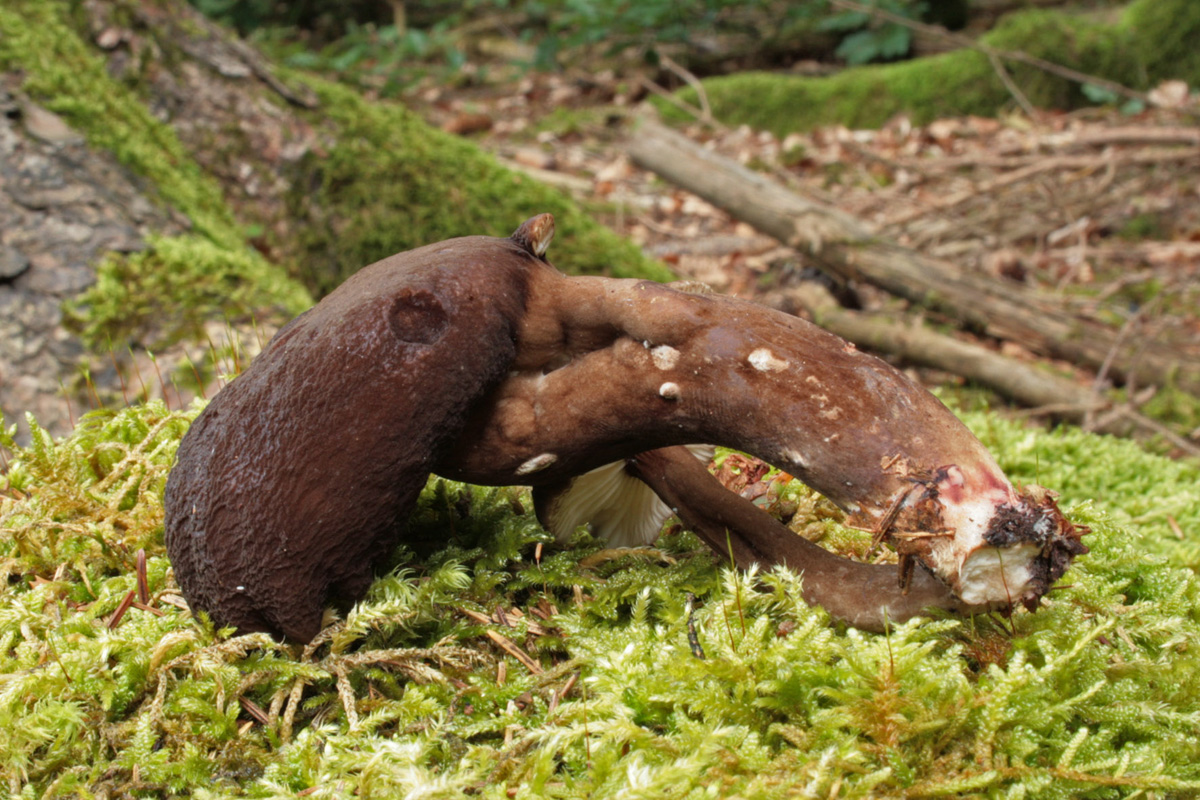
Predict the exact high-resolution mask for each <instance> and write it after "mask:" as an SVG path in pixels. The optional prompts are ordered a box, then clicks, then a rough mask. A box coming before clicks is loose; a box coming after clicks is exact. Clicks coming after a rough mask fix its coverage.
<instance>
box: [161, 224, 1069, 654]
mask: <svg viewBox="0 0 1200 800" xmlns="http://www.w3.org/2000/svg"><path fill="white" fill-rule="evenodd" d="M552 235H553V220H552V219H551V218H550V217H549V215H542V216H540V217H534V218H533V219H531V220H529V221H527V222H526V223H525V224H523V225H522V226H521V227H520V228H519V229H518V230H517V232H516V233H515V234H514V235H513V236H512V237H511V238H509V239H495V238H488V237H468V238H463V239H454V240H451V241H448V242H441V243H438V244H434V245H430V246H427V247H423V248H420V249H417V250H413V251H410V252H407V253H401V254H398V255H396V256H392V257H391V258H388V259H385V260H383V261H381V262H379V263H377V264H374V265H372V266H370V267H367V268H365V269H363V270H362V271H360V272H359V273H358V274H356V275H355V276H353V277H352V278H351V279H350V280H348V281H347V282H346V283H345V284H343V285H342V286H341V287H340V288H339V289H338V290H336V291H335V292H333V293H332V294H330V295H329V296H328V297H327V298H325V299H324V300H323V301H322V302H321V303H319V304H318V305H317V306H315V307H314V308H313V309H311V310H309V311H308V312H306V313H305V314H303V315H301V316H300V317H298V318H297V319H296V320H294V321H293V322H292V323H290V324H289V325H287V326H286V327H285V328H284V329H283V330H281V331H280V332H279V333H278V334H277V335H276V336H275V338H274V339H272V341H271V342H270V344H269V345H268V347H267V348H266V349H265V350H264V352H263V353H262V354H261V355H260V356H259V357H258V358H257V359H256V360H255V361H254V363H253V364H251V366H250V368H249V369H248V370H247V371H246V372H245V373H244V374H242V375H241V376H239V377H238V378H237V379H236V380H234V381H233V382H232V383H231V384H230V385H229V386H227V387H226V388H225V389H224V390H222V391H221V392H220V393H219V394H218V395H217V396H216V397H215V398H214V400H213V401H212V402H211V403H210V404H209V406H208V408H206V409H205V411H204V412H203V413H202V414H201V415H200V416H199V417H198V418H197V420H196V422H195V423H194V424H193V426H192V429H191V431H189V433H188V435H187V436H186V437H185V439H184V441H183V443H182V445H181V447H180V450H179V459H178V464H177V466H176V468H175V469H174V471H173V472H172V474H171V478H170V480H169V482H168V486H167V498H166V503H167V546H168V550H169V553H170V555H171V558H172V561H173V564H174V566H175V571H176V575H177V577H178V580H179V582H180V585H181V587H182V588H183V590H184V593H185V595H186V596H187V597H188V600H189V602H190V603H191V604H192V605H193V606H194V607H196V608H200V609H204V610H206V611H208V612H209V613H210V614H212V615H213V617H214V618H215V619H216V620H218V621H220V622H222V623H225V624H232V625H236V626H238V627H239V628H242V629H249V630H266V631H272V632H276V633H282V634H284V635H285V636H287V637H289V638H292V639H296V640H300V641H306V640H308V639H310V638H311V637H312V636H314V635H315V634H316V633H317V630H318V629H319V626H320V621H321V617H322V612H323V610H324V608H325V607H326V605H327V604H328V603H330V602H335V601H343V602H352V601H354V600H357V599H359V598H360V597H361V596H362V595H363V593H364V592H365V590H366V588H367V585H368V583H369V581H370V579H371V574H372V573H371V565H372V563H373V562H374V561H375V560H376V559H377V558H378V557H379V556H380V555H382V554H383V553H384V552H385V551H387V550H388V549H390V548H391V547H392V546H394V545H395V544H396V542H397V541H398V539H399V537H400V536H402V532H403V523H404V519H405V517H406V516H407V514H408V512H409V511H410V510H411V508H412V505H413V504H414V503H415V501H416V497H417V495H418V493H419V492H420V489H421V487H422V486H423V485H424V483H425V480H426V478H427V477H428V475H429V473H430V472H436V473H437V474H440V475H444V476H447V477H452V478H457V479H461V480H467V481H471V482H475V483H482V484H492V485H507V484H525V485H532V486H534V487H535V495H536V496H537V498H538V505H539V510H540V511H542V515H543V518H544V519H547V520H548V521H549V522H550V525H551V527H552V528H554V526H555V524H556V523H555V520H559V521H560V522H561V520H563V519H567V520H575V519H577V516H576V515H572V514H571V513H567V511H568V510H569V509H570V508H571V507H572V504H573V502H574V500H573V499H572V498H573V497H574V496H578V495H580V494H582V493H586V489H585V487H586V486H588V485H589V480H591V478H589V477H588V475H589V473H591V472H592V471H593V470H595V469H597V468H599V467H602V466H603V465H605V464H609V463H613V462H621V463H624V461H625V459H627V458H630V457H632V456H636V455H637V454H639V453H643V452H644V451H649V450H654V449H657V448H664V447H669V446H672V445H681V444H695V443H707V444H720V445H728V446H731V447H736V448H739V449H742V450H745V451H747V452H750V453H752V454H754V455H757V456H759V457H760V458H763V459H765V460H767V461H769V462H771V463H773V464H775V465H777V466H779V467H780V468H783V469H785V470H787V471H788V472H790V473H792V474H794V475H797V476H798V477H800V478H801V479H802V480H804V481H805V482H806V483H808V484H809V485H811V486H813V487H814V488H815V489H817V490H818V491H820V492H822V493H823V494H825V495H826V496H827V497H829V498H830V499H831V500H833V501H834V502H835V503H837V504H838V505H840V506H841V507H842V508H844V509H846V510H847V511H849V512H850V514H851V517H850V519H851V521H852V522H853V523H855V524H858V525H860V526H862V527H865V528H868V529H871V530H873V531H875V533H876V534H877V535H878V536H879V537H880V538H881V539H887V540H888V541H890V542H892V543H893V544H894V545H895V546H896V548H897V550H898V551H899V552H900V553H901V554H902V557H903V558H904V559H905V561H906V562H907V561H909V560H910V559H913V558H915V559H917V560H919V561H920V562H921V563H922V564H924V565H926V566H927V567H928V569H929V573H926V572H925V571H924V570H917V571H916V572H914V573H912V574H913V578H912V580H910V582H909V584H908V595H905V594H904V591H903V590H902V588H901V586H900V583H901V582H900V580H899V577H900V574H901V573H900V572H898V571H897V570H896V569H895V568H891V571H890V573H888V575H889V577H888V578H887V579H885V580H878V579H877V577H875V576H880V575H883V573H882V572H879V571H878V570H874V571H873V572H872V577H871V578H870V581H869V582H868V584H863V585H864V586H867V585H869V587H870V591H869V595H870V597H869V598H868V599H867V600H866V601H865V602H863V603H858V604H853V603H852V604H851V606H853V607H850V606H847V607H845V609H844V610H843V611H840V612H839V611H837V610H834V613H835V614H837V615H839V616H841V617H842V618H845V619H847V621H850V622H851V623H855V621H856V619H857V618H858V617H859V616H862V620H864V621H861V622H859V623H858V624H865V625H867V626H868V627H871V623H870V622H869V620H868V619H867V617H869V616H870V615H871V614H874V615H875V617H873V618H877V617H878V616H879V614H880V612H879V609H880V608H894V609H895V610H896V612H897V616H902V615H904V614H907V615H908V616H911V615H912V614H915V613H917V611H918V610H919V608H920V606H919V605H918V604H919V603H921V602H924V599H923V598H929V599H930V600H931V601H936V602H934V604H935V605H941V606H942V607H955V608H961V607H967V606H970V607H978V608H989V607H995V606H999V605H1011V604H1012V603H1014V602H1016V601H1018V600H1020V601H1024V602H1026V603H1031V604H1032V603H1036V601H1037V598H1039V597H1040V596H1041V595H1042V594H1044V593H1045V591H1046V590H1047V589H1048V587H1049V585H1050V584H1051V583H1052V582H1053V581H1054V580H1055V579H1057V578H1058V576H1059V575H1061V574H1062V571H1063V570H1064V569H1065V568H1066V566H1067V564H1068V563H1069V561H1070V559H1071V557H1073V555H1074V554H1076V553H1078V552H1082V551H1083V547H1082V545H1081V544H1080V542H1079V536H1080V535H1081V533H1082V531H1080V530H1077V529H1075V528H1074V527H1072V526H1071V524H1070V523H1069V522H1068V521H1067V520H1066V519H1065V518H1064V517H1063V516H1062V515H1061V514H1060V513H1059V512H1058V509H1057V507H1056V506H1055V505H1054V503H1053V500H1052V499H1051V498H1050V497H1049V496H1048V495H1047V494H1046V493H1044V492H1039V491H1028V490H1025V491H1017V490H1016V489H1014V488H1013V487H1012V485H1011V484H1010V483H1009V482H1008V480H1007V479H1006V478H1005V477H1004V475H1003V473H1002V472H1001V471H1000V469H999V468H998V467H997V466H996V464H995V462H994V461H993V459H992V458H991V456H990V455H989V454H988V453H987V451H986V450H985V449H984V448H983V446H982V445H980V444H979V442H978V441H977V440H976V439H975V437H974V436H972V435H971V434H970V432H969V431H967V429H966V428H965V427H964V426H963V425H962V424H961V423H960V422H959V421H958V420H957V419H956V418H955V417H954V416H953V414H951V413H950V412H949V411H948V410H947V409H946V408H945V407H944V406H943V405H942V404H941V403H940V402H939V401H938V400H937V399H936V398H934V397H933V396H932V395H930V394H929V393H928V392H926V391H925V390H924V389H922V388H921V387H919V386H918V385H916V384H915V383H913V382H912V381H911V380H909V379H908V378H907V377H905V376H904V375H903V374H902V373H900V372H898V371H897V370H895V369H893V368H892V367H890V366H888V365H887V364H885V363H884V362H882V361H879V360H878V359H875V358H873V357H871V356H869V355H866V354H863V353H860V352H858V351H857V350H855V349H854V347H853V346H852V345H848V344H847V343H845V342H844V341H842V340H841V339H838V338H837V337H835V336H833V335H831V334H829V333H826V332H825V331H823V330H821V329H820V328H817V327H816V326H814V325H811V324H809V323H807V322H804V321H803V320H799V319H797V318H794V317H790V316H788V315H785V314H782V313H780V312H776V311H772V310H770V309H766V308H763V307H761V306H758V305H755V304H753V303H748V302H744V301H739V300H734V299H731V298H725V297H720V296H716V295H709V294H697V293H694V292H689V291H680V290H678V289H676V288H672V287H669V286H663V285H661V284H655V283H652V282H647V281H627V280H614V279H606V278H595V277H567V276H565V275H563V274H561V273H559V272H558V271H557V270H555V269H554V268H553V267H551V266H550V265H549V264H548V263H547V262H546V261H545V259H544V254H545V251H546V247H547V245H548V244H549V241H550V238H551V236H552ZM667 456H668V457H669V458H667V461H666V462H664V463H666V464H668V465H671V469H667V470H664V471H663V472H662V474H661V475H655V476H651V475H650V474H649V473H645V472H644V471H643V472H639V470H640V469H642V467H641V466H634V467H631V473H632V474H633V475H634V476H635V477H639V478H641V479H642V480H644V481H646V482H647V483H648V484H649V485H650V486H652V487H653V489H654V490H655V491H656V492H658V493H659V495H660V496H662V497H663V498H664V499H665V500H666V503H667V504H668V505H669V506H673V507H675V508H677V509H678V510H679V513H680V514H681V515H682V516H683V517H684V519H685V520H689V517H690V518H691V519H690V521H691V522H692V524H699V523H698V522H697V520H712V519H717V518H719V516H720V513H723V512H717V511H715V510H714V509H717V508H719V507H720V504H719V503H718V504H715V505H714V503H713V501H711V497H712V495H710V494H706V492H708V490H706V489H703V485H704V481H703V480H702V479H701V477H700V475H699V473H698V472H696V471H695V470H694V469H685V468H684V467H683V466H682V465H683V464H685V463H686V459H691V456H686V457H680V456H678V454H677V453H676V454H675V455H674V456H672V454H671V453H670V452H668V453H667ZM660 457H661V454H659V455H654V454H648V455H646V456H644V457H639V459H638V460H637V464H639V465H644V464H645V463H647V462H651V463H655V459H657V458H660ZM692 460H694V459H692ZM697 463H698V462H697ZM701 471H703V470H702V469H701ZM710 488H711V487H710ZM702 496H703V497H707V498H710V499H708V500H703V501H701V500H699V499H697V500H695V501H693V500H692V499H691V498H693V497H695V498H700V497H702ZM667 507H668V506H667V505H664V506H662V507H661V508H660V509H658V510H657V511H656V512H655V513H661V510H662V509H665V508H667ZM748 519H751V520H752V518H748ZM705 524H707V523H705ZM764 525H765V526H766V528H764V527H763V526H764ZM618 527H619V526H618ZM769 527H770V526H769V525H768V524H767V523H766V522H765V521H764V522H763V524H762V525H756V524H754V523H753V522H749V521H748V522H746V523H744V524H742V528H739V530H738V531H737V536H738V537H739V539H740V540H742V541H744V542H747V543H749V544H747V545H746V548H747V552H752V553H753V557H754V558H761V559H762V560H766V561H770V562H780V561H786V562H787V563H789V564H791V565H792V566H796V567H798V568H801V569H804V570H805V571H806V585H808V586H809V587H817V586H820V585H827V586H831V587H835V584H838V582H836V581H822V580H821V579H820V577H819V576H818V575H817V574H816V573H819V572H829V571H831V570H834V569H835V568H836V569H841V568H842V567H843V566H844V565H842V564H841V562H842V561H844V560H841V559H838V560H836V561H828V560H827V559H825V560H823V559H824V557H821V556H818V555H816V554H813V553H811V552H808V555H807V556H806V557H807V558H808V559H809V560H808V561H807V562H805V563H797V562H798V560H799V556H798V555H796V554H797V553H799V552H800V551H797V550H796V549H795V548H796V547H803V546H802V545H796V543H795V542H793V541H791V540H794V539H795V538H796V537H794V536H791V535H790V534H788V535H787V536H788V537H789V538H786V539H785V538H783V534H780V535H779V536H776V535H774V534H763V533H762V531H763V530H765V529H768V528H769ZM743 528H744V529H743ZM559 533H562V531H559ZM776 540H778V542H777V541H776ZM722 549H724V548H723V547H722ZM825 556H828V558H833V559H836V557H835V556H829V554H825ZM814 559H816V560H814ZM859 566H861V565H859ZM845 569H848V570H851V571H854V570H856V569H857V567H849V566H846V567H845ZM831 574H832V573H831ZM848 574H849V573H848ZM854 574H855V575H858V576H860V577H859V578H855V579H854V580H855V581H860V582H861V580H866V578H863V577H861V576H864V575H865V574H866V573H864V572H863V571H862V570H858V571H857V572H854ZM892 578H895V580H892ZM935 578H936V580H935ZM943 587H944V588H943ZM835 588H836V587H835ZM860 588H861V587H860ZM814 591H815V594H814V593H813V592H814ZM822 591H823V590H815V589H809V590H806V594H808V595H809V596H810V599H813V600H816V601H819V602H822V603H824V604H827V605H828V606H829V607H831V610H833V609H837V608H840V607H841V606H839V603H843V600H844V599H845V597H846V596H850V595H853V594H855V593H856V592H857V593H858V594H859V595H861V594H862V592H861V591H858V590H857V589H856V588H855V586H854V585H850V586H849V587H848V590H847V587H846V586H844V585H843V586H842V587H841V588H840V589H839V590H838V591H835V592H834V593H833V594H828V595H823V594H822ZM876 593H878V596H875V595H876ZM860 606H861V608H859V607H860ZM902 607H903V608H902ZM863 609H866V611H863V614H861V615H860V614H859V612H860V611H862V610H863ZM886 613H887V615H888V616H889V618H891V619H893V621H897V619H896V617H891V611H888V612H886ZM864 615H865V616H864Z"/></svg>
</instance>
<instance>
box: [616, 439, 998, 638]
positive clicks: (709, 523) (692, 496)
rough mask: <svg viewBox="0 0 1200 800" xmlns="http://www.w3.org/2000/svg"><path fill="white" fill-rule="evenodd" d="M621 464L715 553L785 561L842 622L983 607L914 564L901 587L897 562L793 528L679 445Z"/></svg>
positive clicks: (871, 622) (883, 622)
mask: <svg viewBox="0 0 1200 800" xmlns="http://www.w3.org/2000/svg"><path fill="white" fill-rule="evenodd" d="M625 464H626V467H625V468H626V470H627V471H628V472H629V473H630V474H632V475H633V476H634V477H636V478H637V479H638V480H640V481H643V482H644V483H645V484H646V485H647V486H649V487H650V488H651V489H653V490H654V492H655V494H657V495H658V496H659V497H660V498H662V500H663V501H664V502H665V503H667V505H669V506H671V508H672V509H674V510H675V512H676V513H677V514H678V515H679V518H680V519H681V520H683V522H684V524H685V525H686V526H687V527H688V528H690V529H691V530H692V531H694V532H695V534H696V535H697V536H699V537H700V538H701V539H702V540H703V541H704V542H705V543H706V544H707V545H708V546H709V547H711V548H712V549H713V550H715V551H716V552H717V553H718V554H722V555H730V556H731V557H732V558H733V561H734V562H735V563H736V564H737V566H738V567H740V568H742V569H745V568H747V567H749V566H750V565H751V564H753V563H755V562H757V563H759V564H767V565H769V564H784V565H786V566H787V567H789V568H791V569H793V570H795V571H797V572H802V573H803V574H804V585H803V590H802V591H803V595H804V600H805V602H807V603H809V604H810V605H811V604H818V605H820V606H822V607H823V608H824V609H825V610H826V611H828V612H829V614H830V616H832V617H833V618H834V619H838V620H841V621H843V622H845V623H847V624H848V625H853V626H854V627H856V628H861V629H863V630H868V631H875V632H882V631H884V630H885V629H886V627H887V626H888V625H889V624H892V625H895V624H900V623H903V622H906V621H907V620H910V619H912V618H913V617H916V616H919V615H920V614H921V613H922V612H923V611H924V610H925V609H928V608H937V609H942V610H946V611H955V612H959V613H963V612H966V611H987V610H989V609H988V608H987V607H981V606H974V607H972V606H967V605H966V604H965V603H963V602H962V601H961V600H959V599H958V598H957V597H955V596H954V594H953V593H951V591H950V589H949V588H947V587H946V585H945V584H943V583H941V582H940V581H938V580H937V579H936V578H934V577H933V575H931V574H929V572H928V571H926V570H925V569H924V568H922V567H920V566H917V567H916V568H915V569H914V570H913V571H912V574H911V578H910V579H909V580H908V586H907V588H906V589H902V588H901V581H900V568H899V567H898V566H897V565H895V564H863V563H860V562H857V561H852V560H851V559H848V558H843V557H841V556H837V555H834V554H833V553H830V552H829V551H828V550H826V549H824V548H823V547H820V546H819V545H815V544H813V543H812V542H810V541H808V540H807V539H805V538H803V537H801V536H798V535H796V534H795V533H793V532H792V531H791V530H789V529H788V528H787V526H786V525H784V524H782V523H781V522H779V521H777V520H776V519H775V518H773V517H772V516H770V515H769V514H767V513H765V512H763V511H762V510H761V509H759V508H758V507H757V506H755V505H754V504H753V503H751V502H750V501H749V500H746V499H744V498H742V497H740V496H738V495H737V494H735V493H733V492H731V491H729V490H728V489H726V488H725V487H724V486H722V485H721V482H720V481H718V480H717V479H716V478H714V477H713V476H712V475H711V474H710V473H709V471H708V470H707V469H705V467H704V465H703V464H701V463H700V462H699V461H697V460H696V458H695V457H694V456H693V455H692V454H691V453H689V452H687V450H686V449H684V448H682V447H665V448H660V449H658V450H650V451H648V452H645V453H639V454H638V455H637V456H635V457H634V458H631V459H629V460H627V461H626V462H625ZM731 551H732V552H731Z"/></svg>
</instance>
